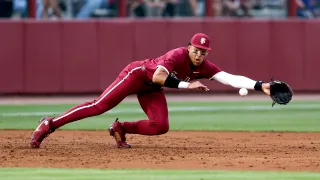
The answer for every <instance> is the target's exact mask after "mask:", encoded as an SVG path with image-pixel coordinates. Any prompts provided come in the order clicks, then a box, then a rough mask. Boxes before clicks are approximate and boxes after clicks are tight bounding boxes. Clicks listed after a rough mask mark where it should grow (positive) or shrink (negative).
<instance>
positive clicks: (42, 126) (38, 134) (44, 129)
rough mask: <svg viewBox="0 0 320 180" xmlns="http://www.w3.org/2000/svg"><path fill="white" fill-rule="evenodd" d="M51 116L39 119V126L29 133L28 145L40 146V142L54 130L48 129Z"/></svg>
mask: <svg viewBox="0 0 320 180" xmlns="http://www.w3.org/2000/svg"><path fill="white" fill-rule="evenodd" d="M50 122H51V118H49V117H47V116H45V117H43V118H42V119H41V120H40V121H39V126H38V127H37V129H36V130H35V131H33V133H32V135H31V142H30V145H31V147H32V148H40V144H41V142H42V141H43V140H44V138H46V137H47V136H48V135H49V134H50V133H52V132H53V131H54V130H51V129H50Z"/></svg>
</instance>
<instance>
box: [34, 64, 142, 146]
mask: <svg viewBox="0 0 320 180" xmlns="http://www.w3.org/2000/svg"><path fill="white" fill-rule="evenodd" d="M137 70H140V68H135V69H132V70H131V71H127V70H124V71H123V72H122V73H121V74H120V75H119V77H118V78H117V79H116V80H115V81H114V82H113V83H112V84H111V85H110V86H109V87H108V88H107V89H106V90H105V91H104V92H103V93H102V94H101V96H100V97H99V98H98V99H96V100H94V101H91V102H86V103H83V104H80V105H77V106H75V107H73V108H71V109H70V110H68V111H67V112H65V113H63V114H61V115H60V116H57V117H55V118H48V117H45V118H43V119H42V120H41V121H40V124H39V126H38V127H37V129H36V130H35V131H34V132H33V134H32V136H31V147H34V148H39V147H40V144H41V142H42V140H43V139H44V138H45V137H46V136H47V135H48V134H50V133H52V132H53V131H55V130H56V129H58V128H59V127H61V126H63V125H65V124H68V123H71V122H74V121H77V120H80V119H84V118H87V117H92V116H96V115H100V114H102V113H104V112H106V111H108V110H110V109H112V108H113V107H115V106H116V105H118V104H119V103H120V102H121V101H122V100H123V99H124V98H125V97H126V96H128V95H129V94H132V93H135V92H136V91H137V89H135V87H139V83H141V82H140V79H139V77H137V73H136V72H135V71H137Z"/></svg>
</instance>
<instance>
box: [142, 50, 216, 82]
mask: <svg viewBox="0 0 320 180" xmlns="http://www.w3.org/2000/svg"><path fill="white" fill-rule="evenodd" d="M190 61H191V60H190V59H189V56H188V49H187V48H186V47H181V48H176V49H173V50H171V51H169V52H167V53H166V54H164V55H162V56H160V57H158V58H155V59H147V60H145V63H144V66H145V68H146V70H147V71H148V78H149V80H151V79H152V76H153V73H154V72H155V70H156V68H157V67H158V66H161V67H164V68H165V69H166V70H167V71H168V73H170V74H171V75H174V76H175V77H177V78H178V79H180V80H183V81H186V82H188V81H190V80H194V79H210V78H212V76H214V75H215V74H216V73H218V72H220V71H221V69H220V68H219V67H218V66H217V65H215V64H213V63H212V62H210V61H208V60H204V61H203V63H202V64H201V65H200V66H193V65H192V63H191V62H190Z"/></svg>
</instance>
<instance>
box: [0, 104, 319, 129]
mask: <svg viewBox="0 0 320 180" xmlns="http://www.w3.org/2000/svg"><path fill="white" fill-rule="evenodd" d="M72 106H73V104H62V105H0V128H1V129H34V128H35V127H36V126H37V121H38V120H39V119H40V118H41V117H42V116H43V115H50V116H54V115H57V114H60V113H62V112H64V111H66V110H68V109H69V108H71V107H72ZM168 106H169V109H170V112H169V119H170V129H171V130H237V131H240V130H244V131H320V111H319V110H320V102H319V101H293V102H291V103H290V104H288V105H287V106H280V105H276V106H275V107H273V108H272V107H271V103H270V102H171V103H169V105H168ZM34 113H40V114H34ZM19 115H21V116H19ZM117 117H119V118H120V121H135V120H139V119H146V118H147V116H146V115H145V114H144V113H143V112H142V111H141V108H140V106H139V104H138V103H122V104H120V105H119V106H117V107H116V108H114V109H112V110H111V111H110V112H107V113H106V114H103V115H100V116H95V117H90V118H87V119H84V120H81V121H76V122H73V123H70V124H67V125H65V126H63V127H61V128H60V129H82V130H103V129H106V128H107V127H108V126H109V124H110V123H112V122H113V121H114V119H115V118H117Z"/></svg>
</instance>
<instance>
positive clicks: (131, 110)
mask: <svg viewBox="0 0 320 180" xmlns="http://www.w3.org/2000/svg"><path fill="white" fill-rule="evenodd" d="M283 109H288V110H308V109H310V110H312V109H319V110H320V104H298V105H287V106H283V105H281V106H280V105H276V106H275V107H273V108H272V107H271V105H270V106H267V105H263V106H214V107H208V106H192V107H191V106H177V107H169V108H168V110H169V112H219V111H256V110H265V111H275V110H283ZM62 113H63V112H14V113H0V117H18V116H24V117H28V116H50V115H60V114H62ZM140 113H144V112H143V111H142V109H140V108H121V109H112V110H109V111H108V112H105V113H103V114H102V115H107V114H140Z"/></svg>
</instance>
